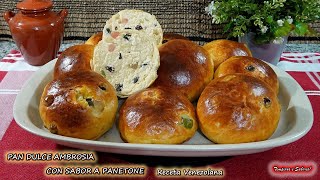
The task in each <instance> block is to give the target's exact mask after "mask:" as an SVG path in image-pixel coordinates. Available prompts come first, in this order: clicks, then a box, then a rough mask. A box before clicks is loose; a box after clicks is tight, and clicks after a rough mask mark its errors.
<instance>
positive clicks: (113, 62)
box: [92, 30, 160, 97]
mask: <svg viewBox="0 0 320 180" xmlns="http://www.w3.org/2000/svg"><path fill="white" fill-rule="evenodd" d="M92 66H93V67H92V69H93V70H94V71H95V72H98V73H100V74H102V75H103V76H104V77H105V78H106V79H107V80H108V81H109V82H110V83H111V84H112V85H113V87H114V88H115V89H116V91H117V95H118V96H119V97H128V96H129V95H131V94H133V93H135V92H137V91H139V90H142V89H145V88H147V87H149V86H150V85H151V84H152V83H153V82H154V81H155V79H156V78H157V70H158V68H159V66H160V56H159V51H158V48H157V45H156V43H155V41H154V40H152V39H150V38H148V36H146V35H145V33H144V32H140V31H135V30H123V31H121V32H116V31H115V32H114V36H113V38H110V37H109V38H106V39H102V40H101V41H100V42H99V43H98V45H97V46H96V47H95V50H94V55H93V63H92Z"/></svg>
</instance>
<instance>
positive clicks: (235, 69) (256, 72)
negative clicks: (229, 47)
mask: <svg viewBox="0 0 320 180" xmlns="http://www.w3.org/2000/svg"><path fill="white" fill-rule="evenodd" d="M234 73H241V74H246V75H250V76H253V77H256V78H259V79H260V80H262V81H264V82H265V83H267V84H268V85H269V86H270V87H271V88H272V89H274V90H275V92H277V93H278V91H279V81H278V77H277V75H276V73H275V72H274V71H273V69H272V68H271V67H270V66H269V65H268V64H267V63H265V62H263V61H262V60H260V59H257V58H254V57H248V56H233V57H231V58H229V59H227V60H226V61H224V62H223V63H221V64H220V66H219V67H218V69H217V70H216V71H215V74H214V78H218V77H221V76H225V75H227V74H234Z"/></svg>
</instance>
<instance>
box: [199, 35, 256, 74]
mask: <svg viewBox="0 0 320 180" xmlns="http://www.w3.org/2000/svg"><path fill="white" fill-rule="evenodd" d="M203 48H204V49H205V50H207V51H208V53H209V56H210V59H211V60H212V62H213V64H214V69H215V70H216V69H217V68H218V66H219V65H220V64H221V63H222V62H224V61H225V60H227V59H228V58H230V57H232V56H252V55H251V52H250V50H249V49H248V48H247V46H246V45H245V44H244V43H238V42H235V41H230V40H225V39H220V40H214V41H212V42H210V43H207V44H205V45H204V46H203Z"/></svg>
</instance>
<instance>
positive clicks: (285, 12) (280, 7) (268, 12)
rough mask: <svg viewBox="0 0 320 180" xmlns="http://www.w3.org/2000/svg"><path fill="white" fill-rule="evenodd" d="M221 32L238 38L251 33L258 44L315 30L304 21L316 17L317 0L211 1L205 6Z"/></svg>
mask: <svg viewBox="0 0 320 180" xmlns="http://www.w3.org/2000/svg"><path fill="white" fill-rule="evenodd" d="M206 11H207V12H208V13H209V14H210V15H211V17H212V22H213V23H215V24H225V26H224V33H228V36H229V37H241V36H243V35H244V34H245V33H248V32H254V33H255V34H256V36H255V40H256V42H257V43H259V44H263V43H268V42H270V41H272V40H275V39H277V38H281V37H283V36H289V35H290V34H297V35H300V36H304V35H308V34H312V33H315V31H313V30H312V29H311V28H310V26H309V25H308V23H311V22H314V21H317V20H319V19H320V0H265V1H262V0H215V1H212V2H211V3H210V4H209V6H208V7H207V8H206Z"/></svg>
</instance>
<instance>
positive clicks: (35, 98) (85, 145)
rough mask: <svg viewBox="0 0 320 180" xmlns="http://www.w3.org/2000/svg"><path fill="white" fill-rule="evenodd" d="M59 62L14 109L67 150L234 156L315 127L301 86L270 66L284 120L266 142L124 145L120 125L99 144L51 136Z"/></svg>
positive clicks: (23, 122) (36, 78)
mask: <svg viewBox="0 0 320 180" xmlns="http://www.w3.org/2000/svg"><path fill="white" fill-rule="evenodd" d="M55 62H56V60H53V61H51V62H49V63H48V64H46V65H44V66H43V67H42V68H40V69H39V70H38V71H37V72H35V73H34V74H33V75H32V77H31V78H30V79H29V81H28V82H27V83H26V84H25V85H24V86H23V88H22V90H21V91H20V93H19V94H18V96H17V98H16V100H15V103H14V108H13V114H14V118H15V120H16V122H17V123H18V124H19V126H21V127H22V128H23V129H25V130H27V131H29V132H31V133H33V134H35V135H38V136H41V137H44V138H47V139H49V140H52V141H54V142H56V143H58V144H62V145H65V146H70V147H75V148H80V149H86V150H95V151H102V152H110V153H119V154H132V155H150V156H177V157H179V156H185V157H187V156H189V157H202V156H231V155H241V154H252V153H258V152H263V151H266V150H269V149H272V148H275V147H278V146H283V145H286V144H289V143H292V142H294V141H296V140H298V139H300V138H301V137H303V136H304V135H305V134H306V133H307V132H308V131H309V130H310V129H311V127H312V123H313V111H312V107H311V104H310V101H309V99H308V97H307V96H306V94H305V93H304V91H303V89H302V88H301V87H300V85H299V84H298V83H297V82H296V81H295V80H294V79H293V78H292V77H291V76H290V75H288V74H287V73H286V72H284V71H282V70H280V69H279V68H277V67H275V66H273V65H270V66H271V67H272V68H273V69H274V70H275V72H276V74H277V75H278V78H279V82H280V91H279V96H278V97H279V100H280V102H281V106H282V112H281V119H280V122H279V125H278V128H277V130H276V132H275V133H274V134H273V135H272V137H271V138H269V139H268V140H265V141H260V142H253V143H242V144H213V143H212V142H210V141H209V140H208V139H206V138H205V137H204V136H203V135H202V134H201V133H200V131H198V132H197V133H196V134H195V136H194V137H193V138H192V139H191V140H189V141H187V142H185V143H184V144H181V145H159V144H130V143H124V142H123V141H122V140H121V138H120V136H119V132H118V130H117V127H116V125H114V126H113V128H112V129H111V130H110V131H108V132H107V133H106V134H104V135H103V136H102V137H101V138H99V139H98V140H96V141H94V140H83V139H77V138H71V137H65V136H60V135H56V134H51V133H50V132H49V131H47V130H46V129H45V128H44V127H43V123H42V121H41V119H40V116H39V112H38V105H39V101H40V96H41V94H42V91H43V88H44V86H45V85H46V84H47V83H48V82H49V81H51V80H52V74H53V67H54V64H55Z"/></svg>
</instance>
